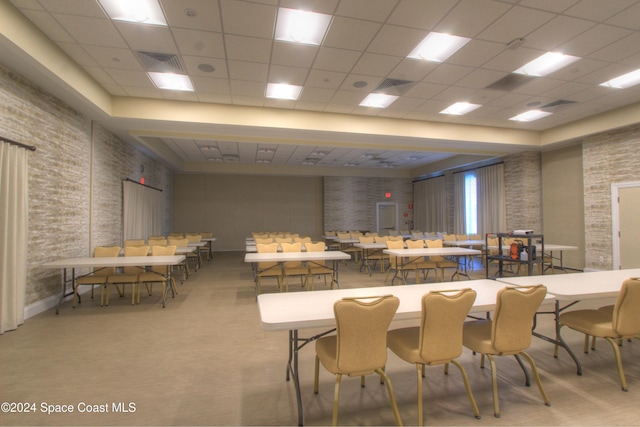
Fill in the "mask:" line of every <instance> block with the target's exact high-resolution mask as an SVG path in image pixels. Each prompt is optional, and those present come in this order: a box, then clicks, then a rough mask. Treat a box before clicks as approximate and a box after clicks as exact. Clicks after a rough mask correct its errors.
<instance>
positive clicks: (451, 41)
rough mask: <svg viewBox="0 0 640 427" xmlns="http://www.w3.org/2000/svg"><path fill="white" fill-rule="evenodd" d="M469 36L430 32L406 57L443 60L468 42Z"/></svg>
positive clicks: (435, 60)
mask: <svg viewBox="0 0 640 427" xmlns="http://www.w3.org/2000/svg"><path fill="white" fill-rule="evenodd" d="M469 40H471V39H469V38H466V37H460V36H454V35H450V34H444V33H436V32H431V33H429V34H427V36H426V37H425V38H424V39H422V41H421V42H420V43H418V46H416V47H415V49H413V50H412V51H411V53H409V55H408V58H413V59H419V60H422V61H431V62H444V61H446V60H447V58H449V57H450V56H451V55H453V54H454V53H456V52H457V51H458V50H459V49H460V48H462V46H464V45H465V44H467V43H468V42H469Z"/></svg>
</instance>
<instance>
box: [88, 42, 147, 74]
mask: <svg viewBox="0 0 640 427" xmlns="http://www.w3.org/2000/svg"><path fill="white" fill-rule="evenodd" d="M89 55H90V56H91V57H92V58H93V59H94V60H95V61H96V63H97V64H98V65H100V66H101V67H104V68H121V69H123V70H138V71H143V69H142V66H141V65H140V61H138V58H137V57H136V56H134V54H133V52H131V50H130V49H117V48H112V47H100V46H93V47H90V48H89Z"/></svg>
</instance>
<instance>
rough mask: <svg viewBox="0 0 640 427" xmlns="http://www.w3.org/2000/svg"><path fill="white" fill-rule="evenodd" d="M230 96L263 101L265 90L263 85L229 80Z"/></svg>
mask: <svg viewBox="0 0 640 427" xmlns="http://www.w3.org/2000/svg"><path fill="white" fill-rule="evenodd" d="M230 85H231V94H232V96H233V97H234V100H235V98H236V97H238V96H240V97H253V98H259V99H261V100H264V94H265V90H266V89H267V87H266V85H265V84H264V83H259V82H249V81H243V80H237V79H234V80H231V82H230Z"/></svg>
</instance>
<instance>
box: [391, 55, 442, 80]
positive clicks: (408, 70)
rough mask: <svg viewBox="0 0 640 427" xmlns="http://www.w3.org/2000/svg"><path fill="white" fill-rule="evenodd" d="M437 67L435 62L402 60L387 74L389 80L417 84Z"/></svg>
mask: <svg viewBox="0 0 640 427" xmlns="http://www.w3.org/2000/svg"><path fill="white" fill-rule="evenodd" d="M437 66H438V64H437V63H435V62H428V61H418V60H416V59H411V58H403V59H402V60H401V61H400V62H399V63H398V65H397V66H396V67H395V68H394V69H393V70H392V71H391V72H390V73H389V78H391V79H398V80H409V81H412V82H417V81H420V80H422V79H423V78H424V77H425V76H426V75H427V74H429V73H430V72H432V71H433V70H435V68H436V67H437Z"/></svg>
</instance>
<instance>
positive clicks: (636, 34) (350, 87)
mask: <svg viewBox="0 0 640 427" xmlns="http://www.w3.org/2000/svg"><path fill="white" fill-rule="evenodd" d="M159 6H160V9H161V11H162V14H163V15H164V18H165V19H164V20H165V21H166V22H167V25H166V26H162V25H144V24H138V23H131V22H121V21H116V20H112V19H110V18H109V16H108V15H107V13H105V11H104V10H103V9H102V7H101V6H100V4H99V3H98V1H97V0H85V1H48V0H7V1H3V2H2V3H0V16H2V18H0V19H2V20H5V21H3V22H4V23H6V25H4V24H3V25H1V26H0V36H1V37H0V62H2V63H3V64H5V65H7V66H9V67H10V68H12V69H13V70H15V71H16V72H18V73H21V74H23V75H24V76H26V77H27V78H29V79H30V80H31V81H33V82H35V83H36V84H38V85H40V86H41V87H42V88H43V89H44V90H46V91H49V92H50V93H52V94H54V95H55V96H57V97H59V98H61V99H62V100H63V101H65V102H67V103H69V105H71V106H72V107H73V108H76V109H77V110H78V111H81V112H83V113H85V114H89V115H91V116H92V117H93V118H95V119H96V120H97V121H99V122H100V123H101V124H103V125H104V126H105V127H107V128H108V129H109V130H111V131H112V132H114V133H115V134H116V135H118V136H120V137H122V138H123V139H125V140H127V141H129V142H130V143H132V144H134V145H136V146H138V147H140V148H141V149H143V150H145V152H148V153H149V154H150V155H152V156H155V157H156V158H158V159H161V160H162V161H164V162H165V163H166V164H168V165H169V166H170V167H171V168H172V169H174V170H177V171H181V170H187V171H188V170H198V171H205V172H216V171H218V170H224V171H228V170H230V169H229V168H231V167H232V166H233V165H237V166H243V165H255V166H258V165H259V166H260V168H261V169H260V171H264V170H266V169H265V168H269V167H271V168H274V169H275V168H283V167H296V168H306V169H307V170H309V171H310V172H309V173H314V172H313V171H314V168H315V169H319V168H343V169H342V171H348V170H365V169H366V170H369V171H371V173H372V174H377V173H380V172H379V171H382V170H387V171H389V170H396V171H400V170H403V171H406V173H408V174H415V173H417V172H416V171H419V170H421V168H425V167H431V168H437V165H438V164H439V163H443V164H444V163H446V164H451V163H452V162H454V159H455V158H457V157H461V158H464V161H466V162H468V160H469V157H473V156H477V158H478V159H485V158H487V157H491V156H494V157H499V156H503V155H506V154H509V153H513V152H518V151H526V150H541V149H547V148H549V147H551V146H553V144H562V143H565V142H566V141H567V140H568V139H574V140H575V139H577V138H580V137H581V136H584V135H586V134H589V133H592V132H597V131H603V130H607V128H608V127H620V126H624V125H628V124H629V122H630V121H631V122H632V121H633V120H635V121H637V117H638V114H637V113H638V110H639V109H640V85H636V86H632V87H629V88H626V89H615V88H612V87H603V86H601V84H602V83H603V82H606V81H608V80H610V79H613V78H615V77H617V76H620V75H623V74H625V73H630V72H632V71H634V70H636V69H638V68H640V24H639V23H640V0H616V1H615V2H607V1H602V2H598V1H593V0H557V1H539V0H460V1H451V0H429V1H413V0H324V1H321V2H318V1H312V0H261V1H252V0H180V1H175V0H160V1H159ZM281 8H288V9H305V10H310V11H313V12H317V13H320V14H324V15H327V16H330V19H331V21H330V23H329V26H328V30H327V32H326V34H325V35H324V38H323V39H322V41H321V42H320V44H319V45H311V44H300V43H295V42H288V41H279V40H277V39H276V37H275V28H276V23H277V19H278V18H277V17H278V16H279V11H280V10H281ZM430 33H449V34H452V35H456V36H459V37H464V38H467V39H469V40H468V42H466V43H465V44H464V45H463V46H462V47H461V48H460V49H459V50H457V51H456V52H454V53H453V54H452V55H451V56H449V57H447V58H446V59H445V60H444V61H443V62H429V61H424V60H419V59H414V58H410V57H409V55H410V53H411V52H412V51H413V50H414V48H416V46H418V44H419V43H421V41H422V40H423V39H425V37H426V36H427V35H428V34H430ZM548 52H560V53H563V54H565V55H571V56H573V57H577V58H579V59H577V60H575V62H572V63H571V64H569V65H567V66H566V67H564V68H561V69H559V70H558V71H555V72H552V73H551V74H549V75H546V76H543V77H537V76H529V75H521V74H514V71H515V70H518V69H520V68H521V67H523V66H524V65H525V64H527V63H529V62H531V61H532V60H534V59H536V58H539V57H540V56H542V55H544V54H545V53H548ZM148 72H160V73H166V72H172V73H176V74H181V75H183V76H186V77H187V78H188V79H189V81H190V83H191V84H192V87H193V91H182V90H178V91H176V90H163V89H160V88H158V86H156V85H154V83H153V82H152V81H151V79H150V78H149V76H148V74H147V73H148ZM270 83H276V84H280V83H286V84H289V85H294V86H299V87H301V88H302V89H301V92H300V96H299V98H298V99H297V100H282V99H271V98H268V97H267V96H266V88H267V85H268V84H270ZM372 93H379V94H388V95H393V96H395V97H397V98H395V100H394V101H393V102H392V103H391V104H390V105H389V106H388V107H387V108H373V107H363V106H361V105H360V104H361V103H362V101H363V100H364V99H365V97H367V95H369V94H372ZM458 102H465V103H470V104H476V105H479V107H478V108H476V109H474V110H473V111H471V112H469V113H467V114H464V115H455V114H454V115H451V114H441V112H442V111H444V110H445V109H447V108H448V107H449V106H451V105H452V104H454V103H458ZM531 109H541V110H542V111H543V112H545V113H551V114H548V115H546V116H545V117H543V118H542V119H539V120H536V121H531V122H518V121H514V120H510V119H511V118H513V117H515V116H518V115H520V114H522V113H524V112H527V111H528V110H531ZM633 117H635V119H634V118H633ZM292 133H293V134H295V137H291V134H292ZM278 138H281V139H280V140H279V139H278ZM223 165H224V169H220V168H222V167H223ZM245 170H246V169H245ZM345 173H348V172H345Z"/></svg>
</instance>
